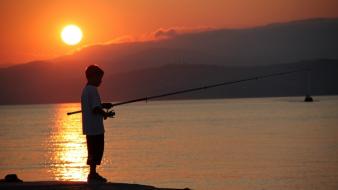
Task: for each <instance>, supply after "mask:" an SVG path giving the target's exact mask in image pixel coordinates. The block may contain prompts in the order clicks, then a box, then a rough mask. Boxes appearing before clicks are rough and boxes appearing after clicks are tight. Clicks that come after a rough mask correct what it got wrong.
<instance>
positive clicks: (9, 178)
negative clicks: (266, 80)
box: [1, 174, 23, 183]
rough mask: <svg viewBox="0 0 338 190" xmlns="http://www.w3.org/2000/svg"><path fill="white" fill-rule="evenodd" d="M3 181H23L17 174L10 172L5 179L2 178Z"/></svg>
mask: <svg viewBox="0 0 338 190" xmlns="http://www.w3.org/2000/svg"><path fill="white" fill-rule="evenodd" d="M1 182H11V183H22V182H23V181H22V180H21V179H19V178H18V176H17V175H16V174H8V175H6V176H5V179H2V180H1Z"/></svg>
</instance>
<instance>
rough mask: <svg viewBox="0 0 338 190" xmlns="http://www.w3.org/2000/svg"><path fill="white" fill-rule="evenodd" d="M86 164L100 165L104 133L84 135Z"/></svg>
mask: <svg viewBox="0 0 338 190" xmlns="http://www.w3.org/2000/svg"><path fill="white" fill-rule="evenodd" d="M86 139H87V150H88V158H87V165H100V164H101V160H102V156H103V150H104V135H103V134H102V135H86Z"/></svg>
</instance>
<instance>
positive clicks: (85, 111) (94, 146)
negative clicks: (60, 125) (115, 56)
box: [81, 65, 114, 182]
mask: <svg viewBox="0 0 338 190" xmlns="http://www.w3.org/2000/svg"><path fill="white" fill-rule="evenodd" d="M103 74H104V72H103V70H102V69H100V68H99V67H98V66H97V65H90V66H88V67H87V68H86V78H87V85H86V86H85V87H84V89H83V91H82V96H81V109H82V131H83V134H84V135H86V139H87V150H88V158H87V164H88V165H89V166H90V172H89V174H88V178H87V181H88V182H107V179H106V178H104V177H102V176H100V175H99V174H98V173H97V172H96V166H97V165H100V164H101V160H102V156H103V150H104V126H103V119H106V118H107V117H112V116H114V112H106V111H104V110H103V109H110V108H111V107H112V104H111V103H101V99H100V95H99V93H98V91H97V87H99V86H100V84H101V81H102V77H103Z"/></svg>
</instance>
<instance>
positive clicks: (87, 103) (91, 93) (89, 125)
mask: <svg viewBox="0 0 338 190" xmlns="http://www.w3.org/2000/svg"><path fill="white" fill-rule="evenodd" d="M95 107H101V98H100V95H99V92H98V91H97V87H96V86H93V85H86V86H85V87H84V89H83V91H82V96H81V109H82V132H83V134H85V135H99V134H103V133H104V126H103V116H102V115H101V114H95V113H94V112H93V109H94V108H95Z"/></svg>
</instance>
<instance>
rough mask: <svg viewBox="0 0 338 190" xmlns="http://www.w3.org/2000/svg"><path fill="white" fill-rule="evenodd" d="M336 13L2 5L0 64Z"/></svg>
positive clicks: (253, 5) (231, 2) (287, 6)
mask: <svg viewBox="0 0 338 190" xmlns="http://www.w3.org/2000/svg"><path fill="white" fill-rule="evenodd" d="M337 10H338V1H337V0H170V1H169V0H168V1H167V0H133V1H132V0H125V1H123V0H1V1H0V18H1V28H0V32H1V33H0V34H1V35H0V48H1V51H0V64H3V63H22V62H27V61H31V60H36V59H49V58H54V57H57V56H61V55H64V54H66V53H70V52H72V51H73V50H74V49H76V48H80V47H83V46H85V45H91V44H97V43H106V42H109V41H112V40H114V39H118V38H121V37H123V36H133V37H134V38H137V37H138V38H140V37H141V36H149V34H151V33H152V32H154V31H156V30H158V29H160V28H164V29H167V28H173V27H174V28H176V27H178V28H188V29H194V28H204V27H212V28H224V27H226V28H232V27H236V28H238V27H248V26H256V25H262V24H267V23H271V22H283V21H289V20H295V19H305V18H313V17H338V11H337ZM69 23H74V24H77V25H79V26H80V27H81V28H82V30H83V33H84V39H83V41H82V42H81V44H80V45H78V46H75V47H70V46H67V45H65V44H64V43H63V42H62V41H61V40H60V31H61V29H62V27H63V26H65V25H66V24H69Z"/></svg>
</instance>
